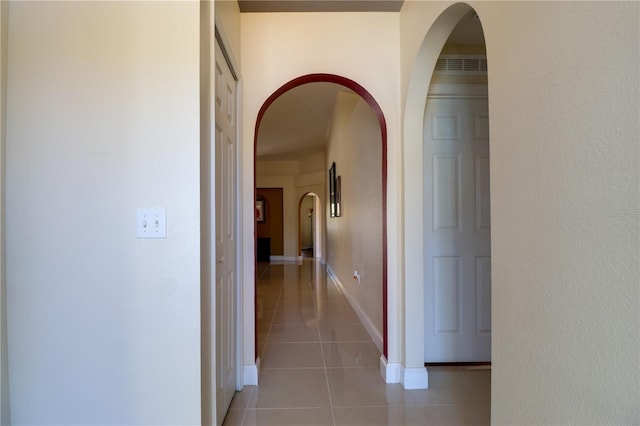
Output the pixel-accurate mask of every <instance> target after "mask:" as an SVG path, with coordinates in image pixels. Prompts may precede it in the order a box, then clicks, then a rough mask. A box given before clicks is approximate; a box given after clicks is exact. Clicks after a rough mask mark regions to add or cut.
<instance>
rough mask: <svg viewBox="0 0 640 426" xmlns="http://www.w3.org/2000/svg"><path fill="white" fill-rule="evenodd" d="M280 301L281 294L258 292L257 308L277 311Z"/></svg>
mask: <svg viewBox="0 0 640 426" xmlns="http://www.w3.org/2000/svg"><path fill="white" fill-rule="evenodd" d="M279 301H280V295H279V294H263V295H261V294H258V295H257V296H256V309H257V310H258V311H275V310H276V308H277V306H278V303H279Z"/></svg>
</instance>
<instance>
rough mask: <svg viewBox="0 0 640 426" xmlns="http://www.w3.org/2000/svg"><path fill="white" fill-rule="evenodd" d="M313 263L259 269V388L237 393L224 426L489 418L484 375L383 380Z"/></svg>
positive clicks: (360, 333)
mask: <svg viewBox="0 0 640 426" xmlns="http://www.w3.org/2000/svg"><path fill="white" fill-rule="evenodd" d="M317 268H322V267H321V266H320V265H319V264H317V263H313V262H312V261H305V262H304V263H303V264H302V266H299V265H295V264H290V263H289V264H280V265H274V264H272V265H268V264H267V265H266V266H265V265H264V264H262V265H259V269H258V272H259V273H260V274H261V279H260V280H259V282H258V285H257V290H256V291H257V296H258V305H259V306H258V315H257V316H258V318H257V333H258V341H259V346H258V348H259V349H260V354H261V360H262V370H261V373H260V386H259V387H247V388H245V390H244V391H242V392H240V393H236V396H235V397H234V400H233V401H232V405H231V410H230V411H229V414H228V415H227V418H226V420H225V423H224V424H225V425H229V426H233V425H239V424H241V422H242V421H244V424H245V425H282V426H286V425H306V424H310V425H320V426H323V425H327V426H332V425H334V416H335V425H334V426H347V425H348V426H357V425H367V426H369V425H371V426H375V425H397V426H401V425H487V424H489V422H490V394H491V372H490V371H481V370H480V371H478V370H475V371H473V370H466V369H464V368H455V367H454V368H452V367H438V368H434V367H430V368H429V385H430V388H429V389H426V390H413V391H405V390H403V389H402V387H401V386H400V385H399V384H390V385H387V384H385V383H384V381H383V379H382V377H381V376H380V373H379V370H378V369H379V365H378V364H379V356H380V355H379V353H378V351H377V348H376V347H375V345H374V344H373V343H372V341H371V338H370V336H369V335H368V333H367V332H366V330H365V328H364V327H363V326H362V324H361V323H360V321H359V319H358V317H357V315H356V314H355V311H354V310H353V309H352V307H351V305H350V304H349V302H348V301H347V299H346V298H345V297H344V295H343V294H342V293H341V292H340V290H339V289H338V288H337V287H336V286H335V285H334V283H333V282H332V281H331V280H329V279H327V277H326V275H325V274H324V273H316V272H317V271H319V270H318V269H317ZM318 277H319V278H320V279H319V280H318V281H316V279H317V278H318ZM269 333H270V334H269ZM321 342H322V343H321ZM325 364H326V366H327V369H326V370H325V368H324V367H325ZM292 366H297V367H296V368H287V367H292ZM306 366H312V367H311V368H307V367H306ZM329 395H331V399H330V398H329ZM331 403H333V414H332V409H331ZM245 407H246V408H245Z"/></svg>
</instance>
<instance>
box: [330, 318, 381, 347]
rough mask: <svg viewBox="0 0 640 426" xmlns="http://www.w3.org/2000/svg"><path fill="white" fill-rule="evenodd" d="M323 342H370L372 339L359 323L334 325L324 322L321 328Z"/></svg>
mask: <svg viewBox="0 0 640 426" xmlns="http://www.w3.org/2000/svg"><path fill="white" fill-rule="evenodd" d="M319 330H320V339H321V340H322V341H323V342H370V341H371V337H370V336H369V333H367V330H366V329H365V328H364V327H363V326H362V324H360V323H359V322H355V323H332V322H328V321H323V322H321V323H320V326H319Z"/></svg>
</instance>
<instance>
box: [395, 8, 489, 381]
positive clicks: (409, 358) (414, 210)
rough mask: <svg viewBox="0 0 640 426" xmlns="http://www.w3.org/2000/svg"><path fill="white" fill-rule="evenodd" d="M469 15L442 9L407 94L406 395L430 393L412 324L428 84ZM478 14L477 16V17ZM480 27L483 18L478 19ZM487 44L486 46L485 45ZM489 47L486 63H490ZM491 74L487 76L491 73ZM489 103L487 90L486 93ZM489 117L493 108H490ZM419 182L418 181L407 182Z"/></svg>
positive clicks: (420, 311)
mask: <svg viewBox="0 0 640 426" xmlns="http://www.w3.org/2000/svg"><path fill="white" fill-rule="evenodd" d="M471 10H474V11H475V9H474V8H472V7H471V6H469V5H468V4H466V3H455V4H452V5H449V6H445V7H443V8H442V12H441V13H440V14H439V15H438V16H437V18H435V20H434V21H433V23H432V24H431V25H429V26H428V29H427V30H426V31H425V35H424V38H423V40H422V44H421V45H420V47H419V49H418V52H417V53H416V56H415V59H414V62H413V67H412V70H411V74H410V76H409V81H408V85H407V90H406V92H405V93H406V98H405V102H404V113H403V123H402V128H403V137H402V165H403V170H404V173H403V174H404V178H403V183H402V184H403V186H402V194H403V200H404V205H403V210H404V211H403V212H402V220H403V230H402V235H403V238H402V251H403V264H402V269H403V271H404V276H403V278H404V280H403V282H402V284H401V285H400V288H399V289H398V292H399V294H401V296H400V297H401V298H402V300H401V306H402V307H403V308H404V309H403V314H402V315H403V317H402V323H403V324H404V325H403V333H404V336H405V337H404V340H403V342H402V343H403V345H402V346H403V349H404V353H403V356H404V359H403V361H404V365H403V370H404V371H403V372H402V373H401V374H402V378H401V382H402V383H403V386H404V388H405V389H424V388H428V387H429V379H428V373H427V370H426V369H425V367H424V337H425V331H424V321H415V320H414V319H415V318H422V315H424V266H423V263H424V236H423V233H424V226H423V219H422V218H423V215H424V196H423V194H424V189H423V182H422V176H423V167H422V162H423V134H424V108H425V103H426V100H427V93H428V91H429V86H430V83H431V79H432V76H433V73H434V70H435V67H436V62H437V60H438V58H439V57H440V53H441V52H442V48H443V47H444V45H445V43H446V42H447V39H448V38H449V34H451V31H453V29H454V28H455V26H456V25H458V23H459V22H460V20H461V19H462V18H463V17H464V15H466V14H467V13H468V12H470V11H471ZM476 12H477V11H476ZM480 19H481V21H482V17H481V16H480ZM485 44H487V42H486V40H485ZM489 52H490V49H489V46H488V45H487V61H488V63H490V58H489ZM489 74H490V71H489ZM489 101H491V90H489ZM489 115H491V104H489ZM415 176H419V177H420V178H419V179H416V178H408V177H415Z"/></svg>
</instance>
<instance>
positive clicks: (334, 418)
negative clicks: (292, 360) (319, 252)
mask: <svg viewBox="0 0 640 426" xmlns="http://www.w3.org/2000/svg"><path fill="white" fill-rule="evenodd" d="M316 267H317V264H316ZM316 285H318V283H316ZM314 298H315V296H314ZM316 331H317V332H318V340H319V342H320V353H321V354H322V363H323V364H324V378H325V380H326V383H327V394H328V395H329V407H330V408H331V420H332V421H333V426H336V414H335V412H334V410H333V398H332V397H331V386H330V385H329V371H328V368H327V359H326V357H325V355H324V345H323V344H322V335H321V334H320V326H319V325H316Z"/></svg>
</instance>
